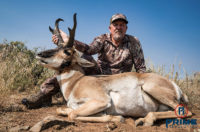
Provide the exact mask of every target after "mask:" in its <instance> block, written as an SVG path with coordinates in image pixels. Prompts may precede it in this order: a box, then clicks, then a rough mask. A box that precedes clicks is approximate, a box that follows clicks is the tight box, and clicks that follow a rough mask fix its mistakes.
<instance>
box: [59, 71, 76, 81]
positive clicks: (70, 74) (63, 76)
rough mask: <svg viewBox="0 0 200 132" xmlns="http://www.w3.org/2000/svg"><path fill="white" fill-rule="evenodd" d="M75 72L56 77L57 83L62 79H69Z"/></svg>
mask: <svg viewBox="0 0 200 132" xmlns="http://www.w3.org/2000/svg"><path fill="white" fill-rule="evenodd" d="M74 73H75V71H73V70H71V71H70V72H69V73H63V74H61V75H58V76H57V77H56V78H57V80H58V81H61V80H63V79H69V78H70V77H72V76H73V75H74Z"/></svg>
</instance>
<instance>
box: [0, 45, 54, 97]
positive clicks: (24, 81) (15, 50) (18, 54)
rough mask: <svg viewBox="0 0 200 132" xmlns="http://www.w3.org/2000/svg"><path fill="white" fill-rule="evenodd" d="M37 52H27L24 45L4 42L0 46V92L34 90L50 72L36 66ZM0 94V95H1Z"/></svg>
mask: <svg viewBox="0 0 200 132" xmlns="http://www.w3.org/2000/svg"><path fill="white" fill-rule="evenodd" d="M36 52H37V50H35V51H32V50H28V49H27V48H26V46H25V45H24V43H22V42H19V41H15V42H7V41H4V42H3V43H2V44H0V69H1V70H0V92H1V93H2V94H6V93H9V92H23V91H26V92H28V91H30V90H35V89H37V87H38V86H39V85H40V84H41V83H42V82H43V81H44V80H45V79H46V78H47V77H48V76H51V75H52V74H53V72H52V71H50V70H48V69H46V68H43V67H42V66H40V65H38V64H37V61H36V59H35V54H36ZM2 94H1V95H2Z"/></svg>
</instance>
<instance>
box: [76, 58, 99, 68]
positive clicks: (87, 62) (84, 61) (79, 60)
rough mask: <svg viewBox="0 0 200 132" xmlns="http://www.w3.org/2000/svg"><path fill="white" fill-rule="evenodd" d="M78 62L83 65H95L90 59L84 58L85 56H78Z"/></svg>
mask: <svg viewBox="0 0 200 132" xmlns="http://www.w3.org/2000/svg"><path fill="white" fill-rule="evenodd" d="M77 63H78V64H79V65H80V66H82V67H93V66H95V64H94V63H92V62H89V61H88V60H86V59H83V58H77Z"/></svg>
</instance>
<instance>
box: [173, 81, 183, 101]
mask: <svg viewBox="0 0 200 132" xmlns="http://www.w3.org/2000/svg"><path fill="white" fill-rule="evenodd" d="M171 82H172V84H173V86H174V88H175V90H176V94H177V99H178V100H180V98H181V96H182V94H183V93H182V91H181V89H180V88H179V86H178V85H177V84H176V83H175V82H173V81H171Z"/></svg>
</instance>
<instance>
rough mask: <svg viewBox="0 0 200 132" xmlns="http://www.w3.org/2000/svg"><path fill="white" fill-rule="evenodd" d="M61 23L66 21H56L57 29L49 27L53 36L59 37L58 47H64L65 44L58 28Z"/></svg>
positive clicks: (59, 19)
mask: <svg viewBox="0 0 200 132" xmlns="http://www.w3.org/2000/svg"><path fill="white" fill-rule="evenodd" d="M60 21H64V20H63V19H61V18H58V19H57V20H56V22H55V29H52V28H51V27H50V26H49V30H50V32H51V33H52V34H53V35H56V36H57V37H58V44H57V45H58V46H60V45H63V43H64V41H63V38H62V37H61V35H60V30H59V27H58V25H59V22H60Z"/></svg>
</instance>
